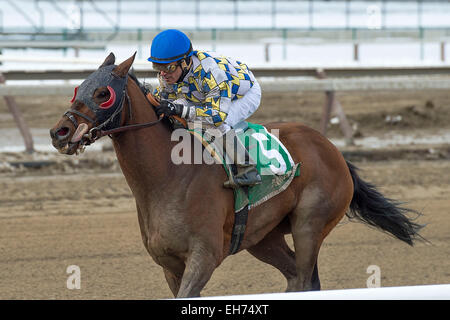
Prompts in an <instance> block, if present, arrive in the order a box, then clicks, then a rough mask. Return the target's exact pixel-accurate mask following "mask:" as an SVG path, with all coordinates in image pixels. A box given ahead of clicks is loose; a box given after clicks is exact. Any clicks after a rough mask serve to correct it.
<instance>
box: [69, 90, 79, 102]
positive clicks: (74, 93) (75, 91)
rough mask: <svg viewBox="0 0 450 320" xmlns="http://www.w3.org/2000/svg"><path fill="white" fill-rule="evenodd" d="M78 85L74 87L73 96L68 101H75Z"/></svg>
mask: <svg viewBox="0 0 450 320" xmlns="http://www.w3.org/2000/svg"><path fill="white" fill-rule="evenodd" d="M77 91H78V87H75V90H74V92H73V98H72V100H70V103H73V102H74V101H75V97H76V96H77Z"/></svg>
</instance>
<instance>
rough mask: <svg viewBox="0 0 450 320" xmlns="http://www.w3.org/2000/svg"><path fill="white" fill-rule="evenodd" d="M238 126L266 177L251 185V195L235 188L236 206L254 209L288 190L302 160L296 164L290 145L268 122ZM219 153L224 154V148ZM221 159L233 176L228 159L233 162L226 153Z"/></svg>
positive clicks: (245, 144)
mask: <svg viewBox="0 0 450 320" xmlns="http://www.w3.org/2000/svg"><path fill="white" fill-rule="evenodd" d="M234 129H235V131H236V134H237V137H238V139H240V140H241V142H242V143H243V144H244V146H245V147H246V149H247V150H248V152H249V154H250V156H251V157H252V159H253V160H254V161H255V162H256V163H257V165H256V168H257V170H258V172H259V174H260V175H261V178H262V183H261V184H258V185H255V186H252V187H249V188H248V196H247V192H245V190H244V189H243V188H238V189H234V199H235V205H234V209H235V212H239V211H241V210H242V209H243V208H244V207H245V206H247V205H248V209H249V210H250V209H252V208H254V207H256V206H258V205H260V204H262V203H264V202H265V201H267V200H269V199H270V198H272V197H274V196H276V195H277V194H279V193H281V192H282V191H284V190H286V189H287V188H288V187H289V185H290V183H291V182H292V180H293V179H294V177H297V176H299V175H300V163H297V164H294V161H293V159H292V157H291V156H290V154H289V152H288V150H287V149H286V147H284V145H283V144H282V143H281V141H280V140H279V139H278V138H277V137H276V136H275V135H274V134H271V133H269V132H268V131H267V129H266V128H265V127H264V126H262V125H259V124H254V123H250V122H241V123H240V124H239V125H238V127H235V128H234ZM210 145H211V146H212V145H213V143H211V144H210ZM217 154H218V155H221V153H220V152H218V153H217ZM221 160H222V165H223V166H224V168H225V171H226V172H227V175H228V176H229V175H230V170H231V168H230V166H229V165H228V163H227V162H229V163H231V162H230V161H227V160H226V159H224V157H221Z"/></svg>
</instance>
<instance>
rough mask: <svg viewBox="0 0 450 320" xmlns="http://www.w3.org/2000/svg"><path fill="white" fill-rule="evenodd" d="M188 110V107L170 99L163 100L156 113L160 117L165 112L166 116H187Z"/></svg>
mask: <svg viewBox="0 0 450 320" xmlns="http://www.w3.org/2000/svg"><path fill="white" fill-rule="evenodd" d="M187 111H188V107H186V106H184V105H182V104H178V103H173V102H172V101H170V100H161V103H160V105H159V108H157V109H156V115H157V116H158V117H160V116H161V115H162V114H164V115H165V116H166V117H170V116H179V117H182V118H185V117H186V115H187V113H188V112H187Z"/></svg>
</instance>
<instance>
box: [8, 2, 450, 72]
mask: <svg viewBox="0 0 450 320" xmlns="http://www.w3.org/2000/svg"><path fill="white" fill-rule="evenodd" d="M0 2H1V9H0V32H1V37H2V38H1V44H0V45H1V46H0V48H2V53H3V54H4V55H5V56H10V55H13V56H16V57H20V56H30V55H31V56H33V57H49V56H54V57H83V58H99V57H102V56H103V55H104V54H105V52H108V51H114V52H116V53H117V55H118V56H119V57H121V58H122V55H123V56H124V57H125V56H129V55H130V54H131V53H132V52H134V50H137V52H138V58H141V59H144V58H146V57H147V56H148V54H149V46H150V43H151V40H152V39H153V37H154V36H155V34H156V33H157V32H158V31H161V30H163V29H166V28H180V29H182V30H183V31H184V32H186V33H187V34H188V35H189V36H190V38H191V39H192V41H193V43H194V46H195V47H196V48H202V49H205V50H213V51H217V52H221V53H223V54H224V55H230V56H235V55H238V56H240V57H241V59H242V60H247V61H249V63H250V62H251V63H252V64H255V63H267V62H278V63H280V62H282V63H294V64H301V65H305V64H306V65H307V64H318V63H320V64H336V63H339V64H348V63H352V62H360V63H365V64H368V63H378V64H392V63H397V64H399V63H400V64H405V63H418V62H422V63H425V62H428V63H439V62H442V61H445V60H448V58H449V53H448V51H449V50H447V52H446V50H445V47H446V42H447V41H448V39H449V36H450V19H449V16H450V3H449V2H448V1H422V0H411V1H409V0H403V1H402V0H400V1H389V0H384V1H353V0H342V1H313V0H303V1H302V0H297V1H295V0H293V1H275V0H261V1H249V0H240V1H237V0H228V1H208V0H185V1H170V0H169V1H161V0H132V1H124V0H62V1H61V0H60V1H55V0H18V1H13V0H2V1H0ZM387 55H388V57H389V60H387V59H386V57H387ZM331 57H332V59H330V58H331ZM4 63H7V65H11V66H14V62H13V60H9V61H8V62H4Z"/></svg>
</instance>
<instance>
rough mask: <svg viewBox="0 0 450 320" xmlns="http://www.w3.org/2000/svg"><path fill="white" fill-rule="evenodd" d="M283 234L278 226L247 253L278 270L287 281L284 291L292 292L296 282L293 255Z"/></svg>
mask: <svg viewBox="0 0 450 320" xmlns="http://www.w3.org/2000/svg"><path fill="white" fill-rule="evenodd" d="M282 223H283V222H282ZM284 234H285V233H284V232H282V230H281V227H280V225H279V226H278V227H276V228H275V229H273V230H272V231H271V232H269V233H268V234H267V235H266V236H265V237H264V239H262V240H261V241H260V242H258V243H257V244H256V245H254V246H253V247H251V248H249V249H247V251H248V252H249V253H250V254H252V255H253V256H254V257H256V258H257V259H259V260H261V261H262V262H265V263H268V264H270V265H272V266H274V267H275V268H277V269H278V270H280V272H281V273H282V274H283V275H284V276H285V278H286V280H287V289H286V291H294V290H295V285H296V280H297V270H296V266H295V253H294V252H293V251H292V250H291V249H290V248H289V246H288V245H287V243H286V240H285V238H284Z"/></svg>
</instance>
